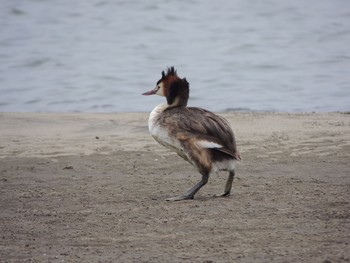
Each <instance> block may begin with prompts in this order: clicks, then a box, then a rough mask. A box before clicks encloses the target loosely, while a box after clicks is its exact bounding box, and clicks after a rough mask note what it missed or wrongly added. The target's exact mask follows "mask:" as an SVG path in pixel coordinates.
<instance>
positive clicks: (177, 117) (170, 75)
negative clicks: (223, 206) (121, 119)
mask: <svg viewBox="0 0 350 263" xmlns="http://www.w3.org/2000/svg"><path fill="white" fill-rule="evenodd" d="M153 94H158V95H160V96H165V97H166V99H167V104H162V105H159V106H157V107H156V108H155V109H154V110H153V111H152V113H151V115H150V118H149V130H150V132H151V134H152V136H153V137H154V138H155V139H156V140H157V141H158V142H159V143H160V144H162V145H164V146H165V147H167V148H169V149H171V150H173V151H175V152H176V153H177V154H178V155H180V156H181V157H182V158H184V159H185V160H186V161H188V162H190V163H191V164H193V165H194V166H195V167H196V168H197V169H198V171H199V172H200V173H201V174H202V180H201V181H200V182H199V183H198V184H196V185H195V186H194V187H193V188H192V189H190V190H189V191H188V192H187V193H186V194H184V195H182V196H179V197H175V198H170V199H168V200H183V199H192V198H193V197H194V195H195V194H196V193H197V192H198V190H199V189H200V188H201V187H202V186H204V185H205V184H206V183H207V181H208V178H209V175H210V174H211V173H213V172H216V171H218V170H227V171H229V178H228V180H227V183H226V186H225V192H224V194H223V196H227V195H229V194H230V191H231V187H232V180H233V177H234V168H235V163H236V161H240V160H241V157H240V154H239V153H238V151H237V149H236V141H235V138H234V134H233V132H232V129H231V127H230V125H229V123H228V122H227V121H226V120H225V119H224V118H222V117H220V116H218V115H216V114H214V113H212V112H210V111H207V110H205V109H201V108H195V107H187V102H188V98H189V83H188V82H187V80H186V79H185V78H184V79H181V78H179V77H178V75H177V72H176V70H175V69H174V68H173V67H171V68H169V69H168V71H167V73H166V74H165V73H164V71H163V72H162V78H161V79H160V80H159V81H158V82H157V85H156V88H155V89H153V90H151V91H149V92H146V93H144V95H153Z"/></svg>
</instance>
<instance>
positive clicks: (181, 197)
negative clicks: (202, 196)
mask: <svg viewBox="0 0 350 263" xmlns="http://www.w3.org/2000/svg"><path fill="white" fill-rule="evenodd" d="M193 197H194V196H191V195H180V196H175V197H170V198H167V199H165V200H166V201H181V200H190V199H193Z"/></svg>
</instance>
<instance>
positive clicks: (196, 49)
mask: <svg viewBox="0 0 350 263" xmlns="http://www.w3.org/2000/svg"><path fill="white" fill-rule="evenodd" d="M167 66H175V67H176V68H177V70H178V74H179V75H180V76H181V77H186V78H187V80H188V81H189V82H190V87H191V101H190V103H189V104H190V105H192V106H200V107H204V108H207V109H209V110H214V111H224V110H258V111H289V112H301V111H317V112H328V111H349V110H350V1H349V0H307V1H305V0H283V1H281V0H264V1H263V0H249V1H248V0H232V1H223V0H215V1H212V0H186V1H185V0H183V1H179V0H176V1H175V0H174V1H170V0H169V1H165V0H148V1H141V0H140V1H132V0H125V1H112V0H110V1H107V0H89V1H87V0H75V1H72V0H56V1H55V0H11V1H8V0H0V111H3V112H8V111H16V112H27V111H30V112H42V111H49V112H52V111H59V112H62V111H94V112H115V111H117V112H126V111H150V110H151V109H152V108H153V107H154V106H155V105H157V104H159V103H161V102H163V101H164V98H161V97H157V96H151V97H145V96H141V95H140V94H141V93H142V92H145V91H148V90H150V89H153V88H154V86H155V83H156V82H157V80H158V79H159V78H160V76H161V71H162V70H163V69H166V67H167Z"/></svg>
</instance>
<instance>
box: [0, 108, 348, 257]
mask: <svg viewBox="0 0 350 263" xmlns="http://www.w3.org/2000/svg"><path fill="white" fill-rule="evenodd" d="M218 114H219V115H221V116H223V117H225V118H226V119H227V120H228V121H229V122H230V123H231V126H232V129H233V131H234V133H235V136H236V140H237V146H238V150H239V151H240V152H241V154H242V156H243V162H242V163H241V164H240V165H239V166H238V168H237V177H236V178H235V180H234V184H233V193H232V195H231V196H230V197H229V198H215V197H213V195H216V194H220V193H221V192H222V191H223V188H224V185H225V181H226V178H227V174H226V173H219V174H218V175H217V176H213V177H211V178H210V179H209V183H208V185H206V186H205V187H203V189H201V191H199V193H198V195H196V197H195V199H194V200H191V201H182V202H166V201H164V200H165V198H167V197H169V196H173V195H178V194H181V193H182V192H184V191H186V190H187V189H188V188H190V187H191V186H192V185H193V184H194V183H196V182H197V181H198V180H199V179H200V176H199V174H198V173H197V172H196V170H195V169H194V168H193V167H192V166H191V165H189V164H188V163H186V162H185V161H183V160H182V159H181V158H179V157H178V156H177V155H176V154H174V153H172V152H170V151H169V150H167V149H165V148H164V147H162V146H160V145H158V144H157V143H156V142H155V141H154V140H153V138H152V137H151V136H150V134H149V132H148V128H147V119H148V115H149V113H140V112H138V113H137V112H134V113H0V123H1V129H0V198H1V200H2V201H1V204H0V209H1V210H0V211H1V215H0V221H1V228H0V232H1V233H2V234H1V238H2V239H1V241H0V247H1V249H0V261H28V260H32V261H62V260H68V261H69V260H71V261H87V262H96V261H99V260H101V261H116V260H119V261H122V262H130V261H141V262H146V261H153V262H154V261H171V262H180V261H181V262H189V261H196V262H198V261H201V262H203V261H213V262H227V261H231V262H242V261H246V262H271V261H277V262H280V261H289V262H295V261H298V262H324V261H325V260H329V261H331V262H342V261H347V260H350V257H349V254H348V252H347V251H349V247H350V245H349V235H350V232H349V229H350V212H349V211H350V201H349V200H350V192H349V189H350V168H349V160H350V115H349V114H348V113H261V112H259V113H257V112H247V113H246V112H245V113H242V112H226V113H218Z"/></svg>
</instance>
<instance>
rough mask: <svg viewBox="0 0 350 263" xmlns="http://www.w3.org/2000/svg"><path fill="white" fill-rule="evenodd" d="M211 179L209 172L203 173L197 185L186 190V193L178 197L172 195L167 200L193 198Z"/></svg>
mask: <svg viewBox="0 0 350 263" xmlns="http://www.w3.org/2000/svg"><path fill="white" fill-rule="evenodd" d="M208 179H209V174H208V173H206V174H203V175H202V180H201V181H200V182H199V183H197V184H196V185H195V186H193V187H192V188H191V189H190V190H188V192H186V193H185V194H184V195H180V196H176V197H171V198H167V199H166V200H167V201H180V200H186V199H193V198H194V195H195V194H196V193H197V192H198V191H199V189H201V188H202V187H203V186H204V185H206V184H207V182H208Z"/></svg>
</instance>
